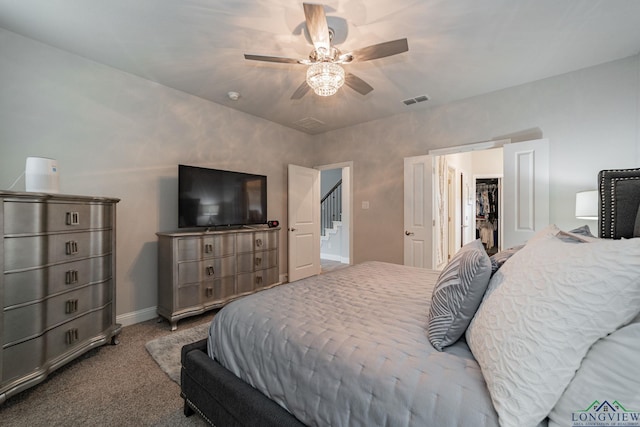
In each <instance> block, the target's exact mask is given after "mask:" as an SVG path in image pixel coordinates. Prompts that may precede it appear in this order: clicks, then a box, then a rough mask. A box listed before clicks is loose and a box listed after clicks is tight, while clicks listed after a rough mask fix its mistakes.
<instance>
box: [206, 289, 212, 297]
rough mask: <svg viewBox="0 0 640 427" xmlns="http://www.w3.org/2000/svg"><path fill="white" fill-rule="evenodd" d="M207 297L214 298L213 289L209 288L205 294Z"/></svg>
mask: <svg viewBox="0 0 640 427" xmlns="http://www.w3.org/2000/svg"><path fill="white" fill-rule="evenodd" d="M205 295H206V296H207V297H212V296H213V288H207V289H206V292H205Z"/></svg>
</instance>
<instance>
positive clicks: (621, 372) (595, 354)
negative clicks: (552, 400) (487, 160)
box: [549, 307, 640, 427]
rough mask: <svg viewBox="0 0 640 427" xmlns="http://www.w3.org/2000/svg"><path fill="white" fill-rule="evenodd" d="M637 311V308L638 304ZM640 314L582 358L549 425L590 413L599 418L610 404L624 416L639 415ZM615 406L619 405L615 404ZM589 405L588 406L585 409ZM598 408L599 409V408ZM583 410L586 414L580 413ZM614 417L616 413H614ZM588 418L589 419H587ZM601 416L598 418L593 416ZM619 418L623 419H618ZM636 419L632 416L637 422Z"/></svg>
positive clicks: (594, 346)
mask: <svg viewBox="0 0 640 427" xmlns="http://www.w3.org/2000/svg"><path fill="white" fill-rule="evenodd" d="M638 310H640V307H638ZM638 358H640V316H638V317H637V318H636V319H635V320H634V321H632V323H631V324H629V325H627V326H624V327H622V328H620V329H618V330H617V331H615V332H614V333H612V334H611V335H607V336H606V337H604V338H601V339H599V340H598V341H597V342H596V343H595V344H594V345H593V346H592V347H591V349H590V350H589V352H588V353H587V355H586V356H585V357H584V359H583V360H582V364H581V365H580V369H578V372H576V375H575V377H573V379H572V380H571V382H570V383H569V386H568V387H567V389H566V390H565V391H564V393H563V394H562V397H561V398H560V400H559V401H558V403H557V404H556V406H555V407H554V408H553V410H552V411H551V413H550V414H549V426H553V427H560V426H565V425H567V424H569V423H573V420H581V419H582V417H590V416H592V415H594V416H596V417H600V416H601V415H600V414H601V413H602V412H603V409H604V407H603V408H600V406H596V407H595V408H590V407H591V406H592V405H593V404H594V403H596V402H597V405H605V407H606V402H608V403H610V404H611V405H612V406H613V405H616V404H619V405H622V407H620V406H619V407H618V408H617V410H616V412H618V413H619V414H620V416H621V417H624V416H625V415H624V413H625V412H626V417H627V418H628V421H629V422H633V421H634V420H633V419H632V418H631V417H638V416H639V415H640V363H638ZM616 406H618V405H616ZM588 408H589V409H588ZM598 409H600V411H598ZM585 410H586V413H585V412H583V411H585ZM615 416H616V418H614V420H617V419H618V418H617V414H616V415H615ZM586 419H589V418H586ZM596 419H600V418H596ZM620 419H621V420H622V419H623V418H620ZM637 420H638V418H636V419H635V422H636V424H635V425H638V421H637Z"/></svg>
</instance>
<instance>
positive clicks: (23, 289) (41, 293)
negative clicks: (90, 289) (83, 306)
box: [4, 255, 112, 307]
mask: <svg viewBox="0 0 640 427" xmlns="http://www.w3.org/2000/svg"><path fill="white" fill-rule="evenodd" d="M111 274H112V256H111V255H105V256H101V257H95V258H89V259H84V260H80V261H72V262H69V263H65V264H58V265H54V266H51V267H45V268H38V269H33V270H27V271H19V272H15V273H5V275H4V307H11V306H12V305H16V304H24V303H28V302H31V301H36V300H41V299H43V298H45V297H46V296H47V295H50V294H55V293H58V292H62V291H65V290H69V289H73V288H75V287H79V286H83V285H87V284H89V283H96V282H100V281H103V280H106V279H110V278H111Z"/></svg>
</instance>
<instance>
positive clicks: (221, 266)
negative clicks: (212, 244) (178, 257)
mask: <svg viewBox="0 0 640 427" xmlns="http://www.w3.org/2000/svg"><path fill="white" fill-rule="evenodd" d="M235 271H236V258H235V257H234V256H226V257H223V258H211V259H209V260H204V261H186V262H181V263H179V264H178V286H182V285H185V284H190V283H195V282H201V281H203V280H207V279H214V278H217V277H224V276H232V275H233V274H235Z"/></svg>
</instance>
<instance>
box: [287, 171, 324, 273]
mask: <svg viewBox="0 0 640 427" xmlns="http://www.w3.org/2000/svg"><path fill="white" fill-rule="evenodd" d="M288 181H289V191H288V203H289V207H288V213H289V218H288V220H289V228H288V234H289V281H290V282H293V281H295V280H299V279H303V278H305V277H309V276H313V275H315V274H319V273H320V171H319V170H317V169H310V168H305V167H302V166H295V165H289V177H288Z"/></svg>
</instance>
